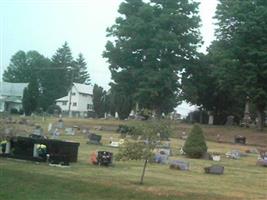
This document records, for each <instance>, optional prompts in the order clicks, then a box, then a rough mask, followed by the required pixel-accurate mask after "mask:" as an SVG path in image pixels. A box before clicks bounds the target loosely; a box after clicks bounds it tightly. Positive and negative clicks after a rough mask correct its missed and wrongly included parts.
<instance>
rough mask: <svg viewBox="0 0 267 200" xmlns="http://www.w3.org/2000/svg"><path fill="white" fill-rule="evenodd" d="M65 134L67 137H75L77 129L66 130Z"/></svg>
mask: <svg viewBox="0 0 267 200" xmlns="http://www.w3.org/2000/svg"><path fill="white" fill-rule="evenodd" d="M65 134H66V135H75V129H74V128H65Z"/></svg>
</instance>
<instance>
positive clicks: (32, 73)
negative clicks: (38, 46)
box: [3, 51, 50, 112]
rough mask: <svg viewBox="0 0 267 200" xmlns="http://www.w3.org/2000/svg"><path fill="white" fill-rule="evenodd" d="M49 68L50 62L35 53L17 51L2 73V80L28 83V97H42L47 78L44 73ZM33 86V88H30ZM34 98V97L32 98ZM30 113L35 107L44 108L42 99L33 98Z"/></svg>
mask: <svg viewBox="0 0 267 200" xmlns="http://www.w3.org/2000/svg"><path fill="white" fill-rule="evenodd" d="M49 67H50V60H49V59H48V58H45V57H44V56H43V55H41V54H40V53H38V52H37V51H29V52H24V51H18V52H17V53H15V54H14V55H13V56H12V58H11V60H10V64H9V66H8V67H7V69H6V70H5V71H4V74H3V80H4V81H6V82H13V83H20V82H22V83H29V87H30V91H27V92H28V93H29V95H33V94H34V96H38V97H39V96H42V93H43V90H45V86H46V82H47V81H48V80H47V77H49V76H46V72H47V69H48V68H49ZM32 86H33V87H32ZM33 98H34V97H33ZM34 102H35V103H33V105H32V106H31V111H30V112H33V111H35V109H36V108H37V107H44V104H43V102H45V101H43V100H42V98H35V100H34Z"/></svg>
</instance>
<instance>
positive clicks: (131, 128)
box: [117, 125, 136, 137]
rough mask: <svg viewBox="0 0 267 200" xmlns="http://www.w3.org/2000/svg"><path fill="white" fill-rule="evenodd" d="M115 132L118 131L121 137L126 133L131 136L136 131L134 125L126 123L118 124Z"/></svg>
mask: <svg viewBox="0 0 267 200" xmlns="http://www.w3.org/2000/svg"><path fill="white" fill-rule="evenodd" d="M117 132H118V133H120V134H121V136H122V137H126V135H130V136H133V135H134V134H135V133H136V131H135V127H134V126H127V125H119V127H118V129H117Z"/></svg>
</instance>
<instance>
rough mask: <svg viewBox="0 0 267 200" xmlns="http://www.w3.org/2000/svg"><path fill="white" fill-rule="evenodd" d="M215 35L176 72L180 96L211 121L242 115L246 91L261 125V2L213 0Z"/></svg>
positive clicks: (266, 71) (266, 81)
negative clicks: (215, 2) (179, 73)
mask: <svg viewBox="0 0 267 200" xmlns="http://www.w3.org/2000/svg"><path fill="white" fill-rule="evenodd" d="M215 19H216V20H217V30H216V40H215V41H214V42H213V43H212V44H211V46H210V47H209V48H208V53H207V55H201V56H199V57H198V59H197V60H196V61H195V62H196V64H195V65H192V66H188V67H187V68H186V70H185V71H184V72H183V75H182V91H183V93H182V94H183V97H184V99H186V100H187V101H188V102H191V103H193V104H197V105H199V106H201V107H202V108H203V109H205V110H208V111H213V114H214V115H215V122H216V123H217V124H220V123H224V122H225V118H226V116H227V115H234V116H236V117H237V118H239V119H240V118H241V117H242V116H243V112H244V107H245V101H246V98H247V97H249V99H250V103H251V104H252V105H253V106H252V107H253V109H254V110H255V112H256V113H257V117H258V122H259V123H258V128H259V129H260V130H262V128H263V124H264V111H265V109H266V103H267V76H266V75H267V51H266V49H267V29H266V27H267V2H266V1H263V0H246V1H232V0H219V4H218V6H217V11H216V15H215Z"/></svg>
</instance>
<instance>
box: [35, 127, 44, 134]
mask: <svg viewBox="0 0 267 200" xmlns="http://www.w3.org/2000/svg"><path fill="white" fill-rule="evenodd" d="M32 134H34V135H43V134H44V132H43V129H42V127H41V126H39V125H36V126H35V129H34V130H33V133H32Z"/></svg>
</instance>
